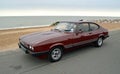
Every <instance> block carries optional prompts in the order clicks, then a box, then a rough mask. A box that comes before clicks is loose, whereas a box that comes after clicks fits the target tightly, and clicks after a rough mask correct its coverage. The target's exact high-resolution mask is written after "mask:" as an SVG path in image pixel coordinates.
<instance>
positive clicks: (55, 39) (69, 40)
mask: <svg viewBox="0 0 120 74" xmlns="http://www.w3.org/2000/svg"><path fill="white" fill-rule="evenodd" d="M107 37H109V33H108V30H107V29H105V28H103V27H101V26H100V25H98V24H96V23H94V22H87V21H86V22H85V21H78V22H71V21H59V22H57V23H56V24H55V28H54V29H52V30H50V31H46V32H35V33H31V34H27V35H23V36H21V37H20V38H19V43H18V45H19V48H20V49H22V50H23V51H24V52H25V53H27V54H31V55H38V54H44V53H47V54H48V58H49V61H51V62H56V61H59V60H60V59H61V58H62V56H63V52H64V50H66V49H68V48H71V47H75V46H80V45H84V44H88V43H93V44H94V45H95V46H96V47H101V46H102V45H103V41H104V40H105V39H106V38H107Z"/></svg>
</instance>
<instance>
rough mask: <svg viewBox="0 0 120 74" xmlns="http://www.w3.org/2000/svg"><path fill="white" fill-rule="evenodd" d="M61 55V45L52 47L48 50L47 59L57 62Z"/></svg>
mask: <svg viewBox="0 0 120 74" xmlns="http://www.w3.org/2000/svg"><path fill="white" fill-rule="evenodd" d="M62 56H63V49H62V48H61V47H54V48H52V49H51V50H50V52H49V54H48V59H49V61H50V62H57V61H59V60H60V59H61V58H62Z"/></svg>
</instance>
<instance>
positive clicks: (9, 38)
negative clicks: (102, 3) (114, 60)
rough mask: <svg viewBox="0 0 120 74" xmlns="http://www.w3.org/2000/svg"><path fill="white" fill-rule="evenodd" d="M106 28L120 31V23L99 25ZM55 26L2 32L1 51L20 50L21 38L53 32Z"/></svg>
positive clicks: (0, 36) (0, 39)
mask: <svg viewBox="0 0 120 74" xmlns="http://www.w3.org/2000/svg"><path fill="white" fill-rule="evenodd" d="M98 24H100V25H101V26H103V27H104V28H106V29H108V30H109V31H110V30H115V29H120V23H98ZM52 28H53V26H48V27H34V28H24V29H8V30H0V51H4V50H15V49H17V48H18V45H17V44H18V40H19V37H20V36H22V35H25V34H29V33H33V32H39V31H40V32H43V31H48V30H51V29H52Z"/></svg>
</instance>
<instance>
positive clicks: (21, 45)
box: [18, 43, 48, 56]
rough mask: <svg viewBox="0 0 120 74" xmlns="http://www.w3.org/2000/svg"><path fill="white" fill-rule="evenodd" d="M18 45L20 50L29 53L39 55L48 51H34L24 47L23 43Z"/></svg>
mask: <svg viewBox="0 0 120 74" xmlns="http://www.w3.org/2000/svg"><path fill="white" fill-rule="evenodd" d="M18 46H19V48H20V49H21V50H23V51H24V52H25V53H26V54H31V55H35V56H36V55H41V54H46V53H48V51H43V52H34V51H32V50H30V49H29V48H27V47H25V46H24V45H23V44H21V43H18Z"/></svg>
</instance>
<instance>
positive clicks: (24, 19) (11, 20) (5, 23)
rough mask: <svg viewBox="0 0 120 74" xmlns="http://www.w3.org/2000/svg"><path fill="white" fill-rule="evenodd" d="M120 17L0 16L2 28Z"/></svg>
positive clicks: (0, 28) (0, 26)
mask: <svg viewBox="0 0 120 74" xmlns="http://www.w3.org/2000/svg"><path fill="white" fill-rule="evenodd" d="M81 19H82V20H87V21H92V20H99V19H120V17H104V16H103V17H102V16H0V30H5V29H14V28H29V27H42V26H49V25H51V24H52V23H54V22H56V21H79V20H81Z"/></svg>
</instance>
